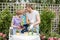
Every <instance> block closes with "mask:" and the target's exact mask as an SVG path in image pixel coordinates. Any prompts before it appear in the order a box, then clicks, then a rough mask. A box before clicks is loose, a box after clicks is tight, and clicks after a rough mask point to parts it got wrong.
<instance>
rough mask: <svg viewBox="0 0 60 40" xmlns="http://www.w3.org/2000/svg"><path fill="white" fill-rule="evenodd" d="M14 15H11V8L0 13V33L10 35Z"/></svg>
mask: <svg viewBox="0 0 60 40" xmlns="http://www.w3.org/2000/svg"><path fill="white" fill-rule="evenodd" d="M11 19H12V14H10V11H9V8H6V9H4V10H3V11H2V12H0V32H2V33H4V34H7V36H8V34H9V27H10V25H11Z"/></svg>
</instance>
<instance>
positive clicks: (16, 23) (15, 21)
mask: <svg viewBox="0 0 60 40" xmlns="http://www.w3.org/2000/svg"><path fill="white" fill-rule="evenodd" d="M22 13H23V11H22V10H17V12H16V15H15V16H13V18H12V22H11V26H12V27H13V35H14V34H16V30H17V29H19V30H20V29H23V27H22V26H21V22H22V19H21V17H22V16H21V15H22Z"/></svg>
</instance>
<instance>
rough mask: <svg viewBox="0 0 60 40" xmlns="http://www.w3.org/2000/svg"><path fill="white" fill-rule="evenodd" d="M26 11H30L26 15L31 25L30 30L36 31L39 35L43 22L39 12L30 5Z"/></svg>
mask: <svg viewBox="0 0 60 40" xmlns="http://www.w3.org/2000/svg"><path fill="white" fill-rule="evenodd" d="M26 10H27V11H28V12H27V13H26V20H27V23H28V24H30V25H31V26H30V30H31V29H32V32H33V31H34V30H36V32H37V34H39V24H40V22H41V21H40V15H39V12H38V11H36V10H33V8H32V5H29V4H27V5H26Z"/></svg>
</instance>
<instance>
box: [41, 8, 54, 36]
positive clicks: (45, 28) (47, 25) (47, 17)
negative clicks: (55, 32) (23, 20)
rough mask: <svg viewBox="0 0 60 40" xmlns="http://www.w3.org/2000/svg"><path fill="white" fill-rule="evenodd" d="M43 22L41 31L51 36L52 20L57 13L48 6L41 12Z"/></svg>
mask: <svg viewBox="0 0 60 40" xmlns="http://www.w3.org/2000/svg"><path fill="white" fill-rule="evenodd" d="M40 16H41V24H40V32H41V33H43V34H45V35H46V36H49V33H50V32H51V20H52V19H53V18H54V17H55V13H54V12H53V11H51V10H48V8H45V9H44V10H43V11H42V12H41V14H40Z"/></svg>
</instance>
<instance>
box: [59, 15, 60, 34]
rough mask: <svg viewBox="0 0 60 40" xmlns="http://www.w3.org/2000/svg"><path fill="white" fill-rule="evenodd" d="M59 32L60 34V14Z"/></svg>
mask: <svg viewBox="0 0 60 40" xmlns="http://www.w3.org/2000/svg"><path fill="white" fill-rule="evenodd" d="M59 34H60V15H59Z"/></svg>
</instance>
